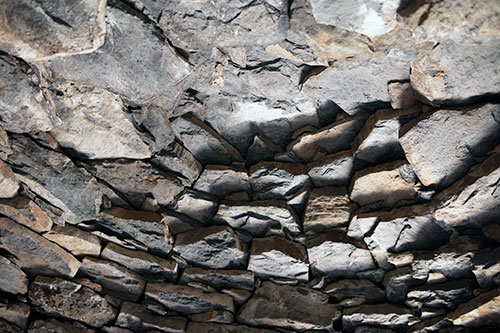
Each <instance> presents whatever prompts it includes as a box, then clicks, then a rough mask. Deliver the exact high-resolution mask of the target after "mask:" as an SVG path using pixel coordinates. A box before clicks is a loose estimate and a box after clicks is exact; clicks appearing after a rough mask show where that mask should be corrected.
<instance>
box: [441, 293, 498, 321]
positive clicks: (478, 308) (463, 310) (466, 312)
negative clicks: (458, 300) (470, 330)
mask: <svg viewBox="0 0 500 333" xmlns="http://www.w3.org/2000/svg"><path fill="white" fill-rule="evenodd" d="M498 293H499V290H498V289H493V290H492V291H490V292H487V293H484V294H481V295H479V296H477V297H475V298H473V299H472V300H470V301H468V302H466V303H463V304H461V305H460V306H459V307H458V308H457V309H456V310H455V311H453V312H451V313H449V314H448V318H449V319H450V320H452V321H453V324H454V325H457V326H466V327H481V326H490V327H498V325H499V324H500V310H499V309H500V306H499V304H500V296H499V295H498Z"/></svg>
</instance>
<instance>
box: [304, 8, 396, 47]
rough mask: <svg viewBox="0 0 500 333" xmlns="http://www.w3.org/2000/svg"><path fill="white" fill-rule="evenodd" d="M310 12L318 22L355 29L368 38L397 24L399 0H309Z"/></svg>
mask: <svg viewBox="0 0 500 333" xmlns="http://www.w3.org/2000/svg"><path fill="white" fill-rule="evenodd" d="M310 3H311V7H312V13H313V15H314V18H315V19H316V22H317V23H318V24H325V25H331V26H335V27H338V28H341V29H344V30H348V31H355V32H358V33H360V34H364V35H366V36H368V37H370V38H374V37H377V36H379V35H383V34H386V33H388V32H390V31H391V30H392V29H394V28H396V25H397V24H398V20H397V12H396V10H397V9H398V8H399V6H400V1H399V0H390V1H364V0H359V1H354V2H351V1H339V2H338V3H336V4H335V5H333V4H332V3H331V2H329V1H324V0H311V1H310Z"/></svg>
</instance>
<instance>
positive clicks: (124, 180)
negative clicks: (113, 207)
mask: <svg viewBox="0 0 500 333" xmlns="http://www.w3.org/2000/svg"><path fill="white" fill-rule="evenodd" d="M86 167H87V168H88V170H89V171H90V172H91V173H92V174H94V175H95V176H96V177H97V178H99V179H102V180H104V181H105V182H106V183H107V184H109V185H111V186H112V187H113V188H114V189H115V190H116V191H119V192H120V193H122V194H123V195H124V196H125V198H127V199H128V200H129V202H130V203H131V204H132V205H134V206H135V207H136V208H139V207H141V205H142V203H143V202H144V200H146V198H147V197H150V196H152V197H154V198H155V199H156V201H157V202H158V203H159V204H160V205H168V204H169V203H170V202H172V200H173V199H174V198H175V196H176V195H177V194H179V193H180V192H181V191H182V189H183V186H182V183H181V181H180V180H179V179H178V178H176V177H175V176H173V175H171V174H167V173H164V172H161V171H160V170H157V169H155V168H153V166H151V165H150V164H147V163H144V162H141V161H133V162H124V163H119V162H111V163H110V162H100V163H92V164H88V165H87V166H86Z"/></svg>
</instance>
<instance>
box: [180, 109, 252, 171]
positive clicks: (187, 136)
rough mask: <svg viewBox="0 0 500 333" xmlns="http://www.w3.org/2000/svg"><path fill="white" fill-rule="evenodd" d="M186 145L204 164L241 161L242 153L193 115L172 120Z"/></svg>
mask: <svg viewBox="0 0 500 333" xmlns="http://www.w3.org/2000/svg"><path fill="white" fill-rule="evenodd" d="M172 125H173V126H174V128H175V130H176V131H177V132H178V133H179V135H180V137H181V140H182V142H183V144H184V146H185V147H186V148H187V149H188V150H189V151H190V152H191V153H192V154H193V155H194V157H196V159H197V160H198V161H200V162H201V163H202V164H224V165H227V164H231V162H234V161H241V160H242V158H241V155H240V153H239V152H238V151H237V150H236V149H234V147H232V146H231V145H230V144H229V143H227V142H226V141H225V140H224V139H223V138H222V137H220V135H218V134H217V132H215V131H214V130H213V129H212V128H210V127H209V126H208V125H206V124H205V123H203V122H201V121H200V120H199V119H196V118H195V117H193V116H183V117H179V118H177V119H175V120H174V121H173V122H172Z"/></svg>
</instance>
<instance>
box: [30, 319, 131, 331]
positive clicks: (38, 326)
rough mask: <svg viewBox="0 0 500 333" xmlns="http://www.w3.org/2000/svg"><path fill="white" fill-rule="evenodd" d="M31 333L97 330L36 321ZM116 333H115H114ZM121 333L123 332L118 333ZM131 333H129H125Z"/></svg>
mask: <svg viewBox="0 0 500 333" xmlns="http://www.w3.org/2000/svg"><path fill="white" fill-rule="evenodd" d="M28 332H29V333H95V330H92V329H90V328H84V327H83V325H82V324H78V323H75V324H70V323H68V322H62V321H59V320H55V319H47V320H35V321H33V322H31V324H30V328H29V330H28ZM113 333H115V332H113ZM116 333H121V332H116ZM124 333H129V332H124Z"/></svg>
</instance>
